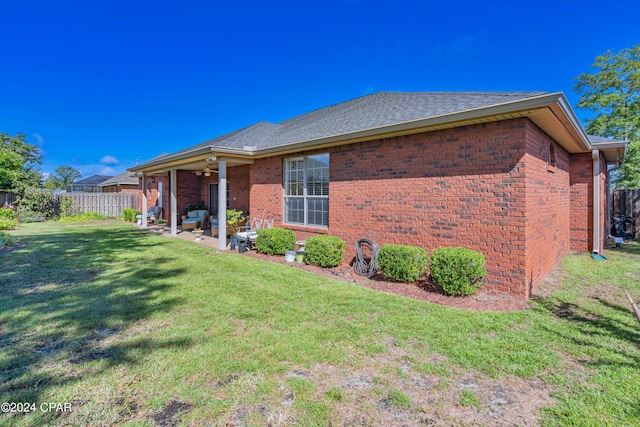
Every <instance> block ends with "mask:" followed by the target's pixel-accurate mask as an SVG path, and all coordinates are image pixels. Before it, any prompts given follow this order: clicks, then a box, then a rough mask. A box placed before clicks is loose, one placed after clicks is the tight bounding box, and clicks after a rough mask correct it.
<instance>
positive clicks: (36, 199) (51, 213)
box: [16, 187, 62, 222]
mask: <svg viewBox="0 0 640 427" xmlns="http://www.w3.org/2000/svg"><path fill="white" fill-rule="evenodd" d="M61 202H62V197H60V196H58V195H56V194H54V193H53V191H51V190H45V189H43V188H34V187H27V188H25V189H24V193H23V194H22V195H21V196H20V197H18V200H17V201H16V204H17V205H18V218H19V219H20V220H21V221H23V220H24V222H30V221H43V220H45V219H53V218H57V217H58V216H59V215H60V203H61Z"/></svg>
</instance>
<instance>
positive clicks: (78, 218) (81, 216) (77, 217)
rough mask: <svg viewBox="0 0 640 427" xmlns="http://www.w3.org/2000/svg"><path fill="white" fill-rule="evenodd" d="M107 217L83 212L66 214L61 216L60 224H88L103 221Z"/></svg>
mask: <svg viewBox="0 0 640 427" xmlns="http://www.w3.org/2000/svg"><path fill="white" fill-rule="evenodd" d="M105 218H106V217H105V216H104V215H102V214H99V213H93V212H83V213H74V214H70V215H67V214H65V213H63V214H61V215H60V222H87V221H102V220H104V219H105Z"/></svg>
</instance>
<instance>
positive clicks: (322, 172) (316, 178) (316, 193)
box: [284, 154, 329, 227]
mask: <svg viewBox="0 0 640 427" xmlns="http://www.w3.org/2000/svg"><path fill="white" fill-rule="evenodd" d="M284 216H285V217H284V222H285V223H287V224H300V225H310V226H314V227H328V226H329V154H318V155H315V156H308V157H296V158H291V159H285V161H284Z"/></svg>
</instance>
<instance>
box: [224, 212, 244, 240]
mask: <svg viewBox="0 0 640 427" xmlns="http://www.w3.org/2000/svg"><path fill="white" fill-rule="evenodd" d="M246 217H247V216H246V214H245V213H244V212H242V211H237V210H235V209H227V233H228V234H230V235H231V236H233V235H235V234H237V233H238V231H240V227H242V225H244V223H245V222H246V221H245V218H246Z"/></svg>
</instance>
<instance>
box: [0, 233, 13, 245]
mask: <svg viewBox="0 0 640 427" xmlns="http://www.w3.org/2000/svg"><path fill="white" fill-rule="evenodd" d="M15 244H16V239H15V237H13V236H12V235H11V234H9V233H0V249H2V248H3V247H5V246H13V245H15Z"/></svg>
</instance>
